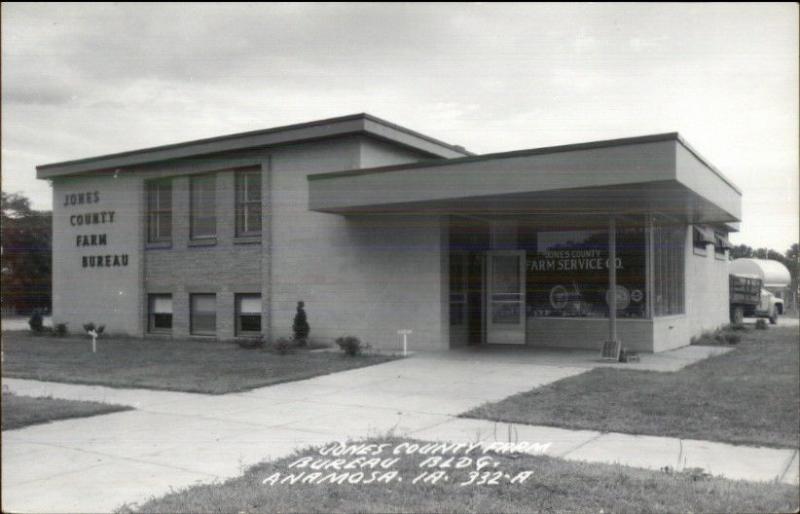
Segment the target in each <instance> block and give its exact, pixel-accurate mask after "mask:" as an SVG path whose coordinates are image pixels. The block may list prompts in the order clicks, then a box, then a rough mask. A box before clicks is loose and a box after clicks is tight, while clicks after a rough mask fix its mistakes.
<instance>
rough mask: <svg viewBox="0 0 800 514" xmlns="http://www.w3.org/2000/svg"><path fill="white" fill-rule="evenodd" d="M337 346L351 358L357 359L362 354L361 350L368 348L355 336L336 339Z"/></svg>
mask: <svg viewBox="0 0 800 514" xmlns="http://www.w3.org/2000/svg"><path fill="white" fill-rule="evenodd" d="M336 344H337V345H339V348H341V349H342V351H343V352H344V353H345V355H349V356H350V357H355V356H356V355H358V354H360V353H361V350H363V349H364V348H366V345H364V344H362V343H361V340H360V339H359V338H357V337H354V336H344V337H340V338H338V339H336Z"/></svg>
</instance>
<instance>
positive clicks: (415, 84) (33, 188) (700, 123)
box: [2, 3, 800, 251]
mask: <svg viewBox="0 0 800 514" xmlns="http://www.w3.org/2000/svg"><path fill="white" fill-rule="evenodd" d="M799 88H800V83H798V6H797V5H795V4H791V3H786V4H763V3H760V4H666V5H665V4H657V5H653V4H646V5H645V4H494V3H472V4H468V3H455V4H436V3H433V4H402V3H401V4H361V3H358V4H356V3H351V4H324V5H323V4H227V3H226V4H190V3H180V4H178V3H175V4H152V3H147V4H145V3H140V4H16V3H3V4H2V171H3V174H2V189H3V191H6V192H21V193H23V194H25V195H27V196H29V197H30V198H31V199H32V201H33V204H34V206H35V207H36V208H40V209H45V208H50V206H51V203H52V198H51V189H50V186H49V184H48V183H47V182H46V181H40V180H36V178H35V166H36V165H38V164H46V163H52V162H59V161H64V160H69V159H76V158H82V157H89V156H94V155H101V154H106V153H112V152H119V151H125V150H132V149H137V148H142V147H148V146H157V145H163V144H170V143H176V142H181V141H187V140H192V139H197V138H203V137H213V136H219V135H223V134H230V133H235V132H242V131H247V130H257V129H263V128H269V127H274V126H280V125H285V124H291V123H300V122H304V121H311V120H315V119H321V118H327V117H334V116H341V115H346V114H352V113H358V112H368V113H370V114H373V115H375V116H378V117H381V118H384V119H387V120H389V121H392V122H394V123H397V124H399V125H403V126H406V127H408V128H411V129H413V130H417V131H419V132H422V133H424V134H428V135H430V136H433V137H435V138H438V139H441V140H444V141H446V142H449V143H453V144H459V145H462V146H465V147H466V148H467V149H469V150H471V151H473V152H475V153H490V152H501V151H508V150H519V149H525V148H537V147H542V146H551V145H560V144H568V143H578V142H585V141H595V140H602V139H611V138H619V137H632V136H638V135H644V134H653V133H662V132H680V134H681V135H682V136H683V137H684V138H685V139H686V140H687V141H688V142H689V143H690V144H691V145H692V146H693V147H694V148H695V149H696V150H698V151H699V152H700V153H701V154H702V155H703V156H704V157H705V158H707V159H708V160H709V161H710V162H712V163H713V164H714V165H715V166H716V167H717V168H718V169H720V170H721V171H722V172H723V173H724V174H725V175H726V176H728V177H729V178H730V179H731V180H732V181H733V182H734V183H735V184H736V185H737V186H738V187H739V188H740V189H741V190H742V192H743V199H742V209H743V222H742V224H741V232H739V233H737V234H733V235H732V237H731V239H732V241H733V242H734V243H744V244H748V245H750V246H753V247H764V246H766V247H771V248H775V249H776V250H779V251H784V250H786V249H787V248H788V247H789V245H791V244H792V243H794V242H797V241H798V232H799V231H800V227H798V187H799V186H798V159H799V156H798V138H799V137H800V134H798V89H799Z"/></svg>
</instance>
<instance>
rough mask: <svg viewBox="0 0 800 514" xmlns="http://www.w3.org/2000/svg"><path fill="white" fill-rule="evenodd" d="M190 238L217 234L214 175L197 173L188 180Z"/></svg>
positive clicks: (205, 237)
mask: <svg viewBox="0 0 800 514" xmlns="http://www.w3.org/2000/svg"><path fill="white" fill-rule="evenodd" d="M189 190H190V203H191V207H190V210H191V219H190V222H189V227H190V229H189V230H190V233H191V238H192V239H211V238H214V237H216V236H217V213H216V176H215V175H198V176H195V177H191V179H190V182H189Z"/></svg>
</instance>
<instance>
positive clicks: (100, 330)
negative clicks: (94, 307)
mask: <svg viewBox="0 0 800 514" xmlns="http://www.w3.org/2000/svg"><path fill="white" fill-rule="evenodd" d="M105 329H106V326H105V325H95V324H94V323H92V322H89V323H84V324H83V330H85V331H86V333H87V334H88V333H89V332H91V331H92V330H94V331H95V332H97V335H98V336H99V335H100V334H102V333H103V331H104V330H105Z"/></svg>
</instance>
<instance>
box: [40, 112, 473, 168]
mask: <svg viewBox="0 0 800 514" xmlns="http://www.w3.org/2000/svg"><path fill="white" fill-rule="evenodd" d="M354 134H365V135H367V136H370V137H374V138H378V139H382V140H386V141H389V142H391V143H394V144H397V145H402V146H405V147H409V148H412V149H414V150H417V151H420V152H423V153H425V154H427V155H429V156H430V157H431V158H432V159H435V158H445V159H450V158H457V157H464V156H465V155H472V154H471V153H470V152H468V151H466V150H465V149H463V148H462V147H459V146H455V145H450V144H447V143H444V142H442V141H439V140H437V139H434V138H432V137H429V136H426V135H424V134H421V133H419V132H415V131H413V130H410V129H407V128H405V127H401V126H399V125H395V124H394V123H390V122H388V121H385V120H382V119H380V118H376V117H375V116H372V115H369V114H363V113H362V114H353V115H350V116H342V117H339V118H331V119H326V120H319V121H313V122H310V123H301V124H297V125H288V126H284V127H276V128H271V129H266V130H257V131H253V132H243V133H239V134H231V135H227V136H220V137H214V138H209V139H198V140H196V141H189V142H185V143H177V144H172V145H165V146H158V147H153V148H144V149H141V150H133V151H130V152H122V153H114V154H109V155H101V156H98V157H89V158H87V159H79V160H74V161H65V162H59V163H54V164H44V165H41V166H37V167H36V177H37V178H40V179H52V178H57V177H63V176H68V175H76V174H82V173H89V172H97V171H102V170H115V169H119V168H126V167H131V166H143V165H147V164H153V163H157V162H167V161H174V160H178V159H186V158H191V157H198V156H204V155H212V154H221V153H226V152H233V151H241V150H249V149H255V148H268V147H272V146H280V145H286V144H293V143H303V142H308V141H316V140H321V139H330V138H336V137H342V136H348V135H354Z"/></svg>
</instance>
